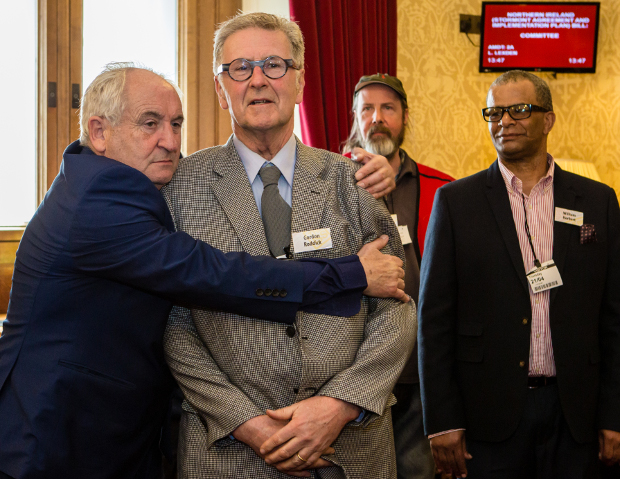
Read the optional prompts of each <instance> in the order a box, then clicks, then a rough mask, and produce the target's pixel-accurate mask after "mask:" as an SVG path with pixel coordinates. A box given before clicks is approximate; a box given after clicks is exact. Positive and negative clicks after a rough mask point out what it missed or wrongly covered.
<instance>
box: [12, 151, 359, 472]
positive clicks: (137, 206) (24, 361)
mask: <svg viewBox="0 0 620 479" xmlns="http://www.w3.org/2000/svg"><path fill="white" fill-rule="evenodd" d="M317 268H318V269H317ZM317 271H318V272H319V274H318V275H317V274H316V273H317ZM360 272H361V276H362V278H360ZM365 286H366V283H365V278H364V277H363V269H362V268H361V265H360V264H359V261H358V260H357V257H348V258H345V259H342V260H341V261H340V262H338V261H337V262H336V263H325V262H323V263H299V262H293V261H275V260H272V259H268V258H266V257H262V258H261V257H256V258H253V257H251V256H249V255H247V254H245V253H229V254H224V253H222V252H221V251H218V250H216V249H214V248H211V247H210V246H209V245H207V244H206V243H203V242H200V241H197V240H195V239H193V238H191V237H190V236H189V235H187V234H185V233H182V232H174V225H173V222H172V219H171V216H170V213H169V211H168V208H167V206H166V203H165V201H164V199H163V198H162V196H161V195H160V193H159V191H158V190H157V188H155V186H154V185H153V184H152V183H151V182H150V180H149V179H148V178H147V177H146V176H145V175H143V174H142V173H140V172H138V171H137V170H135V169H133V168H131V167H128V166H126V165H124V164H122V163H119V162H117V161H115V160H111V159H109V158H105V157H102V156H97V155H94V154H93V153H92V151H90V150H89V149H87V148H82V147H81V146H79V144H78V143H77V142H76V143H73V144H72V145H70V147H69V148H68V149H67V150H66V151H65V154H64V161H63V164H62V166H61V169H60V173H59V175H58V176H57V178H56V179H55V180H54V183H53V185H52V187H51V188H50V190H49V192H48V194H47V195H46V197H45V199H44V201H43V202H42V203H41V205H40V206H39V208H38V210H37V212H36V214H35V215H34V217H33V218H32V220H31V222H30V223H29V225H28V227H27V228H26V231H25V233H24V236H23V239H22V241H21V243H20V246H19V250H18V252H17V259H16V262H15V273H14V276H13V287H12V290H11V299H10V303H9V310H8V314H7V322H6V323H5V326H4V334H3V336H2V338H0V471H3V472H5V473H6V474H9V475H10V476H13V477H16V478H37V477H45V478H52V477H54V478H60V477H62V478H64V479H69V478H80V479H83V478H125V477H126V478H134V477H149V476H151V475H152V473H153V471H155V470H156V469H157V466H158V462H160V461H161V459H160V456H159V455H158V454H157V443H158V438H159V431H160V426H161V423H162V418H163V414H164V412H165V406H166V403H167V400H168V396H169V394H170V391H171V386H172V379H171V375H170V373H169V371H168V368H167V367H166V363H165V361H164V356H163V347H162V338H163V333H164V328H165V325H166V320H167V318H168V314H169V312H170V309H171V306H172V302H173V301H174V302H177V303H182V304H185V305H188V306H189V305H196V306H200V307H204V308H211V309H223V310H227V311H232V312H235V313H238V314H242V315H247V316H253V317H260V318H265V319H269V320H272V321H280V322H292V321H293V319H294V316H295V312H296V311H297V310H298V309H299V308H300V307H303V308H304V309H307V310H309V311H313V310H315V311H318V312H320V311H326V310H328V311H329V310H331V311H333V312H332V313H330V314H334V315H336V314H339V313H338V311H341V312H345V313H347V314H348V315H350V314H354V313H355V312H357V310H359V307H360V299H361V291H362V289H364V288H365ZM268 289H272V290H273V289H278V290H280V291H286V293H287V294H279V295H278V296H277V297H274V296H267V294H263V293H264V292H265V291H267V290H268ZM257 290H259V291H258V293H257ZM305 293H307V294H306V296H307V297H308V298H311V300H310V303H308V298H305V297H304V294H305ZM257 294H260V296H258V295H257ZM330 297H331V298H334V299H332V300H331V301H330V300H329V298H330Z"/></svg>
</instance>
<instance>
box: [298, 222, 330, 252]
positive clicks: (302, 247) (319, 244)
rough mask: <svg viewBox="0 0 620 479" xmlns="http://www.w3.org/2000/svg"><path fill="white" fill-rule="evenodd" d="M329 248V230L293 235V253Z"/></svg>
mask: <svg viewBox="0 0 620 479" xmlns="http://www.w3.org/2000/svg"><path fill="white" fill-rule="evenodd" d="M331 247H332V233H331V230H330V228H323V229H320V230H312V231H302V232H301V233H293V248H294V249H295V253H303V252H305V251H315V250H318V249H330V248H331Z"/></svg>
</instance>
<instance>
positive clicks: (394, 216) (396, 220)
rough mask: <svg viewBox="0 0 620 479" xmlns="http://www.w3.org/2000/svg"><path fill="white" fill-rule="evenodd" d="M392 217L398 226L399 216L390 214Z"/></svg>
mask: <svg viewBox="0 0 620 479" xmlns="http://www.w3.org/2000/svg"><path fill="white" fill-rule="evenodd" d="M390 216H391V217H392V221H393V222H394V224H395V225H396V226H398V217H397V216H396V215H390Z"/></svg>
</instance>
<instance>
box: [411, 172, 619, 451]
mask: <svg viewBox="0 0 620 479" xmlns="http://www.w3.org/2000/svg"><path fill="white" fill-rule="evenodd" d="M553 187H554V206H555V207H560V208H565V209H569V210H576V211H581V212H583V213H584V222H585V223H588V224H593V225H594V226H595V228H596V234H597V238H598V241H597V242H595V243H590V244H581V243H580V239H579V237H580V228H579V227H578V226H574V225H569V224H566V223H561V222H557V221H556V222H554V230H553V237H554V239H553V259H554V261H555V263H556V265H557V267H558V269H559V271H560V275H561V277H562V281H563V283H564V284H563V286H560V287H558V288H554V289H553V290H551V295H550V314H549V315H550V319H549V320H550V327H551V338H552V343H553V352H554V357H555V363H556V370H557V383H558V390H559V395H560V402H561V405H562V411H563V413H564V416H565V418H566V421H567V422H568V425H569V428H570V431H571V433H572V435H573V437H574V438H575V440H577V441H578V442H587V441H591V440H594V439H595V438H596V433H597V429H601V428H602V429H611V430H615V431H620V210H619V208H618V200H617V198H616V195H615V193H614V191H613V190H612V189H611V188H609V187H608V186H605V185H603V184H601V183H598V182H595V181H592V180H589V179H586V178H583V177H581V176H577V175H574V174H572V173H568V172H565V171H562V170H561V168H559V167H558V165H557V164H556V165H555V175H554V182H553ZM421 283H422V286H421V291H420V305H419V333H418V338H419V359H420V372H421V389H422V401H423V408H424V425H425V430H426V433H427V434H434V433H437V432H442V431H447V430H451V429H456V428H466V430H467V432H466V435H467V437H469V438H472V439H475V440H483V441H501V440H504V439H507V438H508V437H509V436H510V435H511V434H512V433H513V432H514V431H515V429H516V427H517V424H518V422H519V419H520V418H521V413H522V411H523V407H524V404H525V398H526V392H527V377H528V362H529V352H530V332H531V319H532V308H531V304H530V298H529V292H528V288H529V283H528V282H527V279H526V274H525V268H524V265H523V258H522V256H521V250H520V248H519V240H518V237H517V232H516V229H515V225H514V220H513V217H512V210H511V208H510V202H509V199H508V192H507V191H506V186H505V183H504V180H503V177H502V175H501V172H500V170H499V166H498V164H497V161H496V162H495V163H494V164H493V165H492V166H491V167H490V168H489V169H488V170H486V171H482V172H480V173H478V174H475V175H473V176H470V177H468V178H464V179H462V180H459V181H456V182H454V183H450V184H448V185H446V186H444V187H442V188H441V189H440V190H439V191H438V192H437V195H436V198H435V203H434V207H433V213H432V216H431V221H430V225H429V229H428V233H427V235H426V245H425V252H424V258H423V259H422V269H421Z"/></svg>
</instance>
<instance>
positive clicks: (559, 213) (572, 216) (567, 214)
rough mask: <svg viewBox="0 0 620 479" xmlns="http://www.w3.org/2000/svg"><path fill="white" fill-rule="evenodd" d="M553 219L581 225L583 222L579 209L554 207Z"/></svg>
mask: <svg viewBox="0 0 620 479" xmlns="http://www.w3.org/2000/svg"><path fill="white" fill-rule="evenodd" d="M555 220H556V221H559V222H560V223H567V224H569V225H575V226H581V225H582V224H583V213H582V212H581V211H573V210H566V209H564V208H558V207H556V208H555Z"/></svg>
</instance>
